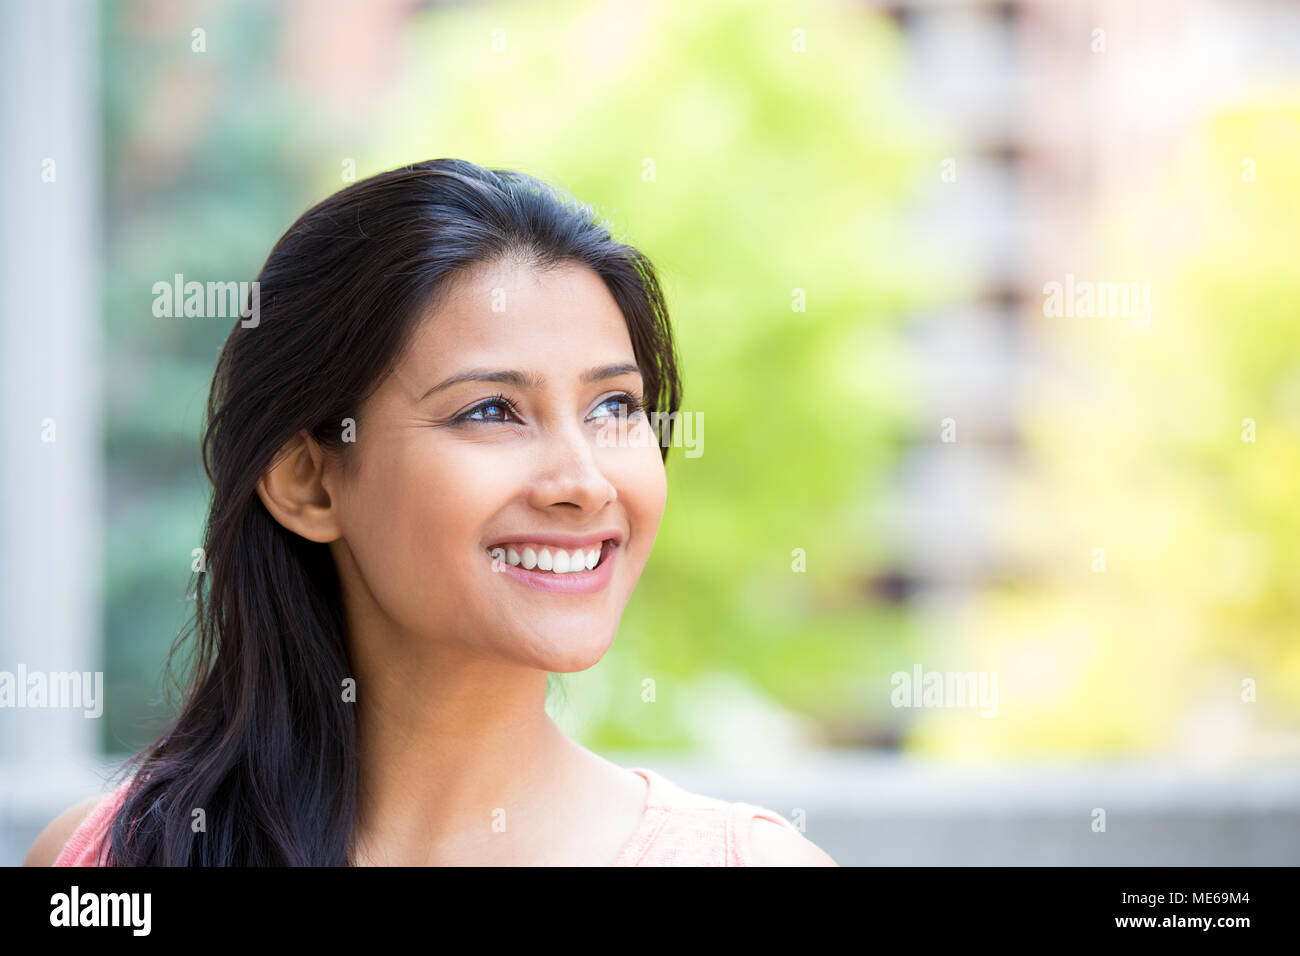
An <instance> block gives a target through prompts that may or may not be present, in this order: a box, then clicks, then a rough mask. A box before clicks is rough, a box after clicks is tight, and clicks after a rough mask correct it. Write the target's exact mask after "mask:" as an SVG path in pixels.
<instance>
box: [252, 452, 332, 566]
mask: <svg viewBox="0 0 1300 956" xmlns="http://www.w3.org/2000/svg"><path fill="white" fill-rule="evenodd" d="M328 465H329V459H328V457H327V456H326V454H325V451H324V450H323V449H322V448H321V446H320V444H319V443H317V442H316V440H315V439H313V438H312V437H311V435H309V434H308V433H307V432H306V430H303V431H300V432H299V433H298V434H297V435H295V436H294V437H293V438H291V439H289V440H288V441H287V442H285V443H284V445H283V446H282V447H281V448H280V450H279V452H277V454H276V457H275V459H274V460H273V461H272V463H271V466H270V467H269V468H268V469H267V470H266V472H265V473H264V474H263V475H262V477H261V478H260V479H259V480H258V482H257V495H258V497H259V498H261V499H262V504H264V505H266V510H267V511H269V512H271V517H273V518H274V519H275V520H276V521H278V522H279V523H280V524H282V525H283V526H284V527H286V528H288V529H289V530H290V531H292V532H294V533H295V534H298V535H301V536H302V537H304V538H306V539H307V540H308V541H319V542H321V543H322V544H325V543H328V542H330V541H335V540H337V539H339V538H340V537H342V536H343V532H342V531H341V530H340V528H339V521H338V517H339V516H338V510H337V508H338V505H337V502H335V501H334V500H333V499H332V498H331V497H330V493H329V491H328V489H327V488H326V483H325V471H326V468H327V467H328Z"/></svg>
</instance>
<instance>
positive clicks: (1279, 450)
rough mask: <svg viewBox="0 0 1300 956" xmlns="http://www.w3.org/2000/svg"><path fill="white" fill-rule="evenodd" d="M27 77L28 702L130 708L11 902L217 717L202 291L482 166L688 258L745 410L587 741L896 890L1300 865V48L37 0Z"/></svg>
mask: <svg viewBox="0 0 1300 956" xmlns="http://www.w3.org/2000/svg"><path fill="white" fill-rule="evenodd" d="M0 52H2V53H3V55H2V56H0V70H2V71H3V77H4V82H3V84H2V85H0V102H2V103H3V108H4V120H3V132H2V133H0V136H2V137H3V138H2V139H0V145H2V146H3V156H4V170H5V174H4V176H2V177H0V195H2V196H3V206H2V208H3V219H4V226H3V229H4V231H3V236H4V238H3V252H4V255H3V256H2V257H0V259H2V260H3V261H2V262H0V269H2V270H3V288H4V290H5V293H6V296H7V299H8V305H9V308H8V309H7V310H6V312H5V315H4V318H3V320H2V322H0V330H2V334H3V339H2V340H0V341H2V343H3V348H2V349H0V370H2V371H3V379H2V380H0V389H3V392H2V395H3V406H2V407H3V408H4V409H5V411H6V415H5V423H6V426H7V427H6V440H5V441H4V442H3V444H0V521H2V522H3V524H0V532H2V533H3V536H2V538H0V602H2V603H0V670H5V671H10V672H13V671H15V670H16V668H17V667H18V665H19V664H22V665H24V666H26V667H27V668H29V669H33V670H35V669H43V670H46V671H58V670H78V671H82V670H99V671H102V672H103V674H104V708H103V714H102V716H101V717H100V718H99V719H94V720H88V719H85V718H84V717H83V716H82V714H81V713H80V712H66V711H54V710H45V711H38V710H30V709H29V710H23V709H18V708H14V707H8V708H0V863H6V864H10V863H16V862H19V861H20V860H21V858H22V856H23V855H24V854H25V852H26V849H27V847H28V845H29V844H30V842H31V840H32V839H33V838H34V836H35V834H36V832H37V831H38V830H39V829H40V827H41V826H43V825H44V823H45V822H48V820H49V819H50V818H51V817H53V816H54V815H55V814H56V813H57V812H59V811H60V810H62V809H64V808H65V807H67V806H68V805H70V804H72V803H74V802H77V801H78V800H81V799H84V798H85V797H86V796H87V795H89V794H91V793H94V792H96V791H97V790H99V789H102V788H103V785H104V780H105V779H106V778H107V774H108V772H109V771H110V770H111V769H112V768H113V767H115V766H116V765H117V764H118V763H120V761H121V760H122V759H123V757H124V756H125V755H127V754H128V753H130V752H133V751H134V750H136V749H137V748H139V747H140V746H142V745H144V744H145V743H146V742H148V741H149V740H150V739H151V738H152V737H153V735H154V734H155V733H156V732H157V730H158V729H159V728H160V727H161V726H162V723H163V721H164V720H165V718H166V716H167V714H168V712H169V711H168V698H167V696H166V687H167V682H166V677H165V673H164V664H165V661H166V656H167V651H168V649H169V648H170V646H171V643H172V640H173V639H174V637H175V635H176V634H177V632H178V631H179V630H180V629H181V628H182V627H183V626H184V624H185V621H186V619H187V615H188V614H189V610H190V606H189V604H188V602H187V599H186V590H187V586H188V583H189V580H190V573H191V561H192V560H193V559H192V556H191V553H192V550H193V549H194V548H196V547H198V545H199V543H200V535H201V529H202V524H203V519H204V514H205V509H206V504H207V495H208V486H207V484H206V481H205V478H204V475H203V471H202V467H201V463H200V459H199V455H198V436H199V430H200V423H201V418H200V416H201V410H202V407H203V402H204V399H205V397H206V392H207V387H208V384H209V381H210V377H211V374H212V370H213V366H214V362H215V359H216V353H217V350H218V349H219V347H220V346H221V343H222V342H223V341H224V338H225V336H226V335H227V333H228V332H229V330H230V328H231V326H232V324H233V323H232V322H231V321H229V320H227V319H215V318H214V319H196V318H159V317H156V316H155V315H154V314H153V310H152V305H153V301H154V294H153V291H152V290H153V285H154V283H156V282H159V281H163V282H170V281H171V280H172V277H173V276H174V275H175V274H177V273H181V274H183V275H184V276H185V278H186V279H187V280H197V281H201V282H207V281H222V282H225V281H232V280H233V281H249V280H251V279H253V278H254V277H255V275H256V273H257V271H258V269H259V267H260V265H261V263H262V261H263V259H264V258H265V256H266V254H267V252H268V251H269V249H270V247H271V245H272V244H273V243H274V242H275V240H276V239H277V238H278V237H279V236H280V234H281V233H282V232H283V231H284V230H285V228H287V227H288V225H289V224H290V223H291V222H292V221H293V220H294V219H295V218H296V217H297V216H298V215H299V214H300V213H301V212H302V211H303V210H305V209H306V208H307V207H308V206H310V205H311V204H312V203H314V202H315V201H316V200H317V199H319V198H320V197H323V196H325V195H327V194H329V193H331V192H334V191H336V190H338V189H340V188H342V187H343V186H345V185H346V184H347V183H348V182H350V181H352V180H354V179H360V178H364V177H365V176H367V175H370V174H372V173H375V172H378V171H381V170H384V169H388V168H392V167H394V166H398V165H402V164H404V163H407V162H411V161H415V160H421V159H428V158H434V157H440V156H457V157H462V158H466V159H471V160H473V161H475V162H478V163H480V164H482V165H485V166H495V167H511V168H520V169H524V170H527V171H529V172H532V173H534V174H536V175H538V176H541V177H543V178H545V179H548V180H550V181H552V182H555V183H557V184H558V185H561V186H564V187H565V188H567V189H569V190H571V191H572V192H573V193H574V194H575V195H577V196H578V197H579V198H580V199H582V200H583V201H585V202H588V203H591V204H592V205H593V206H595V207H597V208H598V209H599V210H601V211H602V212H603V213H604V214H605V215H607V216H608V217H609V218H610V219H611V220H612V221H613V222H614V223H615V224H616V226H617V227H618V228H619V229H620V230H621V231H622V234H623V236H624V237H625V238H627V239H628V240H629V241H631V242H633V243H635V244H636V245H638V246H639V247H641V248H642V249H644V250H645V251H646V252H647V253H648V254H649V255H650V256H651V258H652V259H653V260H654V261H655V262H656V264H657V265H658V267H659V269H660V271H661V275H662V278H663V281H664V283H665V286H666V289H667V293H668V296H669V305H670V308H671V310H672V316H673V320H674V324H675V328H676V332H677V335H678V337H679V348H680V352H681V356H682V366H683V373H684V380H685V399H684V409H685V410H686V411H687V412H691V413H696V414H699V415H701V416H702V418H701V420H702V422H703V431H702V434H701V436H700V437H702V442H703V443H702V445H701V446H700V447H701V449H702V453H701V454H699V455H698V456H696V457H690V456H687V455H686V454H685V449H683V448H674V449H673V450H672V452H671V453H670V455H669V461H668V475H669V504H668V508H667V512H666V515H665V520H664V524H663V527H662V529H661V531H660V534H659V538H658V542H657V545H656V548H655V551H654V554H653V555H652V557H651V560H650V562H649V564H648V566H647V568H646V571H645V574H644V576H643V578H642V581H641V583H640V585H639V587H638V589H637V591H636V593H635V594H634V596H633V599H632V601H631V603H630V604H629V606H628V609H627V612H626V614H625V615H624V618H623V626H622V629H621V631H620V635H619V638H618V640H617V642H616V643H615V645H614V647H613V649H612V650H611V652H610V653H609V655H608V656H607V657H606V658H605V659H604V660H603V661H602V662H601V663H600V664H599V665H598V666H597V667H595V668H593V669H591V670H590V671H588V672H585V673H582V674H575V675H566V676H564V677H562V678H558V679H556V681H555V688H554V689H555V693H554V695H553V697H552V700H551V702H550V705H549V706H550V707H551V711H552V713H553V715H554V716H555V718H556V719H557V721H559V722H560V724H561V725H562V726H564V727H565V728H566V730H568V731H569V732H570V733H572V734H573V735H574V736H575V737H576V738H577V739H579V740H580V741H581V742H582V743H584V744H585V745H586V746H588V747H590V748H592V749H594V750H596V751H597V752H598V753H601V754H603V755H605V756H607V757H609V758H610V759H612V760H615V761H616V762H621V763H623V764H624V765H626V766H635V765H648V766H653V767H656V768H657V769H659V770H660V771H661V772H663V773H665V774H666V775H668V776H669V777H670V778H672V779H674V780H676V781H677V782H678V783H680V784H682V785H684V786H686V787H688V788H689V789H694V790H698V791H700V792H705V793H710V794H713V795H717V796H721V797H725V798H728V799H737V800H746V801H749V802H753V803H760V804H763V805H767V806H770V807H772V808H773V809H776V810H778V811H779V812H781V813H783V814H785V815H786V816H787V817H790V818H791V819H793V820H795V821H796V822H797V823H798V824H799V825H801V826H804V827H805V828H806V833H807V835H808V836H809V838H811V839H813V840H814V841H815V842H817V843H818V844H819V845H821V846H822V847H823V848H824V849H826V850H827V851H828V852H829V853H831V855H832V856H834V857H835V858H836V859H837V860H838V861H839V862H840V863H841V864H846V865H848V864H869V863H903V864H909V863H942V864H969V863H995V864H1001V863H1035V862H1041V863H1053V864H1080V865H1087V864H1127V863H1198V864H1204V863H1248V864H1249V863H1297V862H1300V772H1298V771H1297V759H1296V758H1297V757H1300V573H1298V572H1297V567H1298V566H1300V495H1298V494H1297V487H1298V485H1300V267H1298V265H1297V263H1300V7H1297V5H1295V4H1293V3H1285V2H1276V3H1269V2H1255V0H1223V2H1209V0H1186V2H1176V0H1169V2H1161V0H1147V2H1143V3H1141V4H1134V3H1128V2H1124V0H1113V2H1073V0H1061V2H1053V3H1049V2H998V3H993V2H979V0H952V2H940V0H899V2H829V0H827V2H813V0H806V2H798V0H782V2H776V3H770V4H755V3H751V2H745V0H711V2H709V3H693V2H690V0H674V2H654V3H650V2H627V3H618V2H607V3H591V2H580V3H579V2H546V3H490V2H481V3H468V2H467V3H427V2H423V3H422V2H412V0H372V2H360V0H293V2H281V3H254V2H222V3H216V2H201V0H183V2H172V0H123V2H112V3H107V2H106V3H102V4H92V3H85V2H78V0H47V2H41V0H14V2H10V3H7V4H6V10H5V19H4V22H3V24H0ZM1067 277H1071V278H1070V279H1068V280H1067ZM1067 281H1072V282H1077V283H1089V282H1091V283H1115V284H1124V285H1125V286H1126V287H1130V288H1131V287H1132V286H1131V284H1134V283H1136V284H1137V287H1138V288H1145V289H1147V290H1149V296H1150V298H1149V309H1148V310H1146V311H1145V312H1144V313H1142V314H1137V313H1133V314H1126V315H1120V316H1113V315H1110V316H1097V315H1087V314H1079V313H1086V312H1087V308H1086V306H1084V305H1083V304H1082V303H1081V302H1079V301H1077V300H1076V302H1075V304H1076V305H1078V306H1079V308H1078V309H1071V310H1069V311H1070V312H1073V313H1075V314H1073V315H1071V314H1068V313H1067V314H1066V315H1059V314H1056V313H1055V312H1054V310H1053V309H1052V308H1051V305H1050V302H1049V295H1048V289H1049V288H1050V287H1049V284H1050V283H1053V282H1060V283H1066V282H1067ZM51 426H53V430H52V428H51ZM51 439H53V440H51ZM918 667H920V668H922V669H923V671H925V672H932V671H938V672H975V673H981V674H985V675H993V674H995V675H997V679H998V684H997V688H998V698H997V712H996V715H995V716H981V714H980V712H979V710H978V709H976V708H971V707H951V706H950V707H920V708H917V707H898V706H895V701H894V700H893V699H892V698H891V693H892V692H893V690H894V684H893V681H892V675H894V674H895V673H897V672H905V673H907V674H909V675H911V674H913V673H914V671H915V669H916V668H918ZM647 678H649V679H652V680H653V681H654V684H655V697H654V700H653V701H647V700H646V699H645V695H644V694H643V688H644V684H643V682H644V681H645V680H646V679H647ZM1098 810H1101V811H1104V817H1099V815H1098V812H1097V811H1098ZM1099 819H1104V821H1105V829H1104V830H1103V829H1099V827H1098V825H1097V821H1098V820H1099Z"/></svg>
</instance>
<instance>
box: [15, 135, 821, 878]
mask: <svg viewBox="0 0 1300 956" xmlns="http://www.w3.org/2000/svg"><path fill="white" fill-rule="evenodd" d="M258 281H259V283H260V288H261V316H260V321H259V322H258V324H257V325H255V326H248V327H245V326H242V325H239V324H237V325H236V327H235V328H234V329H233V331H232V332H231V333H230V336H229V338H228V340H227V342H226V345H225V348H224V349H223V351H222V353H221V357H220V359H219V362H218V366H217V370H216V375H215V378H214V381H213V388H212V394H211V398H210V401H209V407H208V421H207V429H206V432H205V435H204V439H203V457H204V464H205V467H206V469H207V473H208V475H209V477H210V478H211V480H212V482H213V486H214V490H213V497H212V503H211V511H210V514H209V517H208V523H207V528H206V535H205V542H204V551H205V554H206V556H207V571H206V572H205V573H203V574H200V575H199V576H198V581H197V584H196V591H197V596H196V597H197V599H196V619H195V627H194V639H195V650H196V652H197V654H196V657H195V661H196V664H195V670H194V673H193V675H192V678H191V681H190V683H189V685H188V691H187V695H186V698H185V701H184V705H183V707H182V709H181V711H180V714H179V715H178V717H177V719H176V721H175V723H174V725H173V726H172V727H171V729H170V730H169V731H168V732H167V733H165V734H164V735H162V737H161V738H160V739H159V740H158V741H156V742H155V743H154V744H153V745H152V746H150V747H149V748H147V749H146V750H144V751H142V752H141V753H140V754H139V755H137V758H136V760H135V761H133V766H134V768H135V771H136V772H135V773H134V774H133V775H132V776H131V778H130V779H129V780H127V781H126V782H125V783H123V784H122V785H121V786H120V787H119V788H118V789H117V791H116V792H115V793H114V794H112V795H111V796H110V797H109V798H108V799H106V800H104V801H102V802H98V803H97V804H96V805H94V806H91V805H89V804H86V805H82V806H81V807H79V808H74V809H75V810H76V812H75V813H74V812H72V811H70V812H69V813H68V814H64V815H62V816H61V817H60V818H59V819H58V820H56V821H55V822H54V823H53V824H51V826H50V828H48V829H47V831H46V833H45V834H42V837H41V838H40V839H38V841H37V846H36V847H34V848H33V851H32V855H31V856H29V861H30V862H49V860H51V859H54V858H55V856H56V855H57V862H58V863H68V864H94V863H97V862H101V861H103V862H106V863H108V864H109V865H367V864H414V865H426V864H437V865H464V864H473V865H745V864H750V863H760V864H761V863H768V864H782V863H798V864H810V865H825V864H830V865H833V863H832V861H831V860H830V859H829V857H827V856H826V855H825V854H824V853H823V852H822V851H821V850H819V849H818V848H817V847H815V846H814V845H813V844H811V843H809V842H808V841H807V840H806V839H804V837H803V836H802V835H801V834H800V833H799V832H798V831H797V830H796V829H795V828H794V827H793V826H791V824H790V823H789V822H788V821H786V820H785V819H784V818H783V817H781V816H780V815H779V814H776V813H773V812H772V811H769V810H765V809H764V808H762V807H757V806H753V805H750V804H744V803H728V802H725V801H722V800H718V799H715V798H711V797H704V796H700V795H698V794H692V793H689V792H687V791H685V790H682V789H680V788H678V787H676V786H674V785H673V784H672V783H671V782H669V781H667V780H665V779H664V778H662V777H661V776H659V775H658V774H656V773H654V771H651V770H648V769H645V768H624V767H619V766H616V765H615V764H613V763H611V762H609V761H607V760H605V759H603V758H601V757H599V756H597V755H595V754H593V753H591V752H590V751H588V750H586V749H585V748H583V747H581V746H579V745H578V744H576V743H575V742H574V741H572V740H570V739H569V738H568V737H567V736H566V735H565V734H563V733H562V732H561V731H560V730H559V728H558V727H557V726H556V725H555V724H554V723H553V722H552V720H551V719H550V717H549V716H548V715H547V714H546V710H545V697H546V686H547V678H548V675H549V674H550V673H569V672H574V671H580V670H584V669H586V668H589V667H591V666H592V665H594V664H595V663H596V662H598V661H599V660H600V659H601V657H603V656H604V654H605V653H606V651H607V650H608V649H609V647H610V644H611V643H612V642H613V640H614V637H615V634H616V633H617V631H618V625H619V620H620V618H621V616H622V613H623V609H624V607H625V606H626V604H627V601H628V599H629V597H630V595H631V593H632V590H633V588H634V587H635V586H636V583H637V580H638V578H639V577H640V575H641V571H642V569H643V568H644V567H645V564H646V561H647V559H648V558H649V556H650V551H651V548H652V546H653V544H654V540H655V536H656V534H657V532H658V528H659V523H660V520H661V518H662V515H663V511H664V505H665V501H666V497H667V481H666V475H665V469H664V464H665V459H666V454H667V444H666V443H661V442H660V441H658V440H655V441H647V440H645V438H646V436H645V434H643V433H642V432H643V431H644V430H646V429H649V427H650V426H649V424H648V421H647V414H648V413H652V414H653V413H664V414H668V415H670V416H671V415H672V414H673V413H676V412H677V411H678V408H679V404H680V393H681V388H680V383H679V381H678V376H677V362H676V357H675V354H674V345H673V338H672V333H671V329H670V326H669V322H668V316H667V310H666V307H665V304H664V300H663V296H662V293H661V291H660V287H659V284H658V280H657V279H656V277H655V273H654V270H653V268H652V267H651V265H650V263H649V261H648V260H647V259H646V258H645V257H644V256H643V255H642V254H641V253H639V252H638V251H637V250H635V249H633V248H631V247H629V246H627V245H625V244H622V243H619V242H617V241H615V240H614V239H613V238H612V237H611V235H610V233H609V230H608V228H607V227H606V226H605V225H604V224H602V223H600V222H599V221H598V220H597V218H596V217H595V215H594V214H593V213H592V211H591V209H590V208H588V207H586V206H582V205H580V204H578V203H577V202H575V201H573V200H572V199H571V198H570V197H567V196H565V195H564V194H562V193H560V192H559V191H557V190H555V189H554V188H553V187H550V186H548V185H546V184H544V183H542V182H540V181H538V180H536V179H534V178H532V177H529V176H526V175H523V174H521V173H517V172H512V171H508V170H487V169H483V168H481V167H479V166H476V165H474V164H472V163H468V162H465V161H461V160H454V159H440V160H432V161H428V162H423V163H417V164H414V165H411V166H407V167H403V168H400V169H396V170H393V171H391V172H387V173H383V174H381V175H378V176H375V177H372V178H370V179H367V180H365V181H363V182H359V183H356V184H355V185H353V186H350V187H348V188H347V189H345V190H343V191H341V192H339V193H337V194H336V195H334V196H331V197H329V198H328V199H326V200H325V201H323V202H322V203H320V204H319V205H317V206H316V207H315V208H313V209H311V210H309V211H308V212H307V213H305V214H304V215H303V216H302V217H301V218H300V219H299V220H298V221H297V222H296V223H294V225H293V226H292V227H291V228H290V229H289V230H288V232H286V233H285V235H284V236H283V237H281V239H280V241H279V242H278V243H277V244H276V246H275V248H274V249H273V250H272V251H271V254H270V257H269V258H268V259H267V262H266V264H265V266H264V267H263V269H262V271H261V274H260V275H259V277H258ZM669 420H670V421H671V417H670V419H669ZM612 421H617V422H619V423H620V425H621V426H622V430H621V431H620V432H619V435H620V436H621V437H620V440H617V441H609V440H602V434H603V433H604V434H605V437H607V431H606V430H607V429H608V427H609V425H610V423H611V422H612ZM634 438H635V439H636V440H633V439H634ZM196 813H200V814H201V816H202V818H203V820H204V824H205V826H204V827H203V828H202V829H199V830H198V832H196V827H195V826H194V825H193V821H194V819H195V814H196ZM756 821H763V822H756Z"/></svg>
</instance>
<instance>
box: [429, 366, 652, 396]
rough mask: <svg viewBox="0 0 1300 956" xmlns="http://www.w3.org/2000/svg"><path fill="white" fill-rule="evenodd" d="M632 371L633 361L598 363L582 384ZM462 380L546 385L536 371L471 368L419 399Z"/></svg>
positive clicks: (534, 386)
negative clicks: (609, 363)
mask: <svg viewBox="0 0 1300 956" xmlns="http://www.w3.org/2000/svg"><path fill="white" fill-rule="evenodd" d="M633 372H635V373H636V374H638V375H639V374H641V369H640V367H639V366H637V365H636V364H634V363H629V362H618V363H615V364H613V365H598V366H596V367H595V368H591V369H588V370H587V371H585V372H583V373H582V384H583V385H593V384H595V383H596V382H603V381H604V380H605V379H607V378H616V377H618V376H619V375H628V374H630V373H633ZM462 382H502V383H504V384H506V385H513V386H514V387H515V388H522V389H533V390H538V389H543V388H545V387H546V379H545V378H543V377H542V376H541V375H539V374H537V373H536V372H519V371H515V370H514V369H490V368H472V369H468V370H466V371H464V372H457V373H456V374H455V375H453V376H452V377H451V378H448V379H445V380H444V381H441V382H439V383H438V384H437V385H435V386H433V388H431V389H429V390H428V391H427V392H425V393H424V394H423V395H421V396H420V401H424V400H425V399H426V398H428V397H429V396H430V395H432V394H433V393H434V392H439V391H442V390H443V389H444V388H451V386H453V385H460V384H461V383H462Z"/></svg>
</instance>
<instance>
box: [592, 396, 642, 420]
mask: <svg viewBox="0 0 1300 956" xmlns="http://www.w3.org/2000/svg"><path fill="white" fill-rule="evenodd" d="M609 405H622V406H623V407H624V408H626V409H627V412H626V413H625V414H626V416H627V417H628V418H631V417H632V416H634V415H635V414H636V413H637V412H639V411H640V410H641V402H640V400H639V399H636V398H633V397H632V396H631V395H628V394H627V393H624V394H622V395H611V396H610V397H609V398H607V399H605V400H604V401H603V402H601V403H600V404H599V405H597V406H596V411H597V412H599V411H600V409H602V408H605V407H607V406H609ZM618 414H619V413H618V410H617V409H615V410H614V413H613V415H614V417H618ZM594 417H596V418H606V417H609V416H606V415H600V414H596V415H595V416H594Z"/></svg>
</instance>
